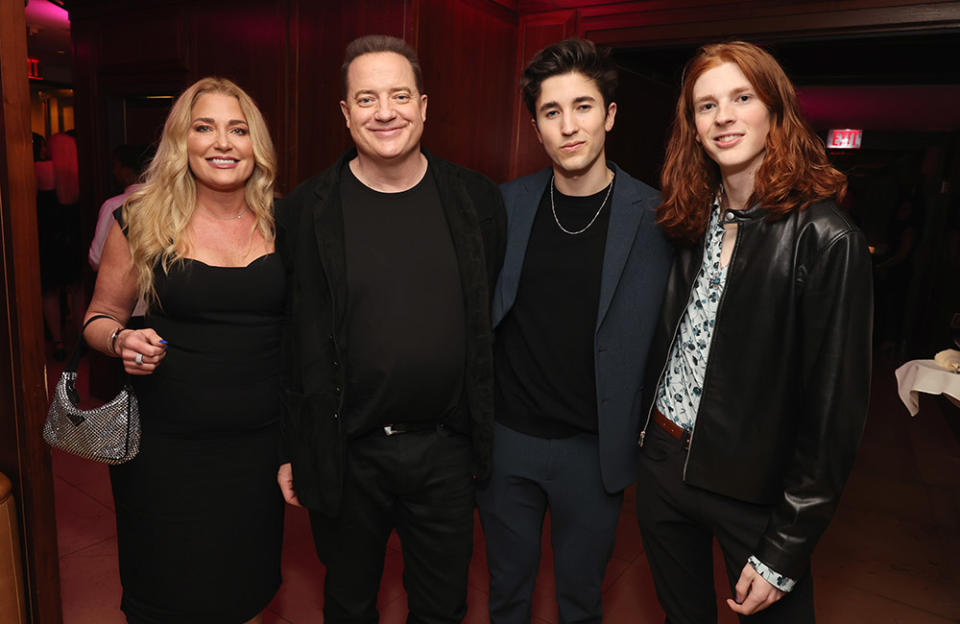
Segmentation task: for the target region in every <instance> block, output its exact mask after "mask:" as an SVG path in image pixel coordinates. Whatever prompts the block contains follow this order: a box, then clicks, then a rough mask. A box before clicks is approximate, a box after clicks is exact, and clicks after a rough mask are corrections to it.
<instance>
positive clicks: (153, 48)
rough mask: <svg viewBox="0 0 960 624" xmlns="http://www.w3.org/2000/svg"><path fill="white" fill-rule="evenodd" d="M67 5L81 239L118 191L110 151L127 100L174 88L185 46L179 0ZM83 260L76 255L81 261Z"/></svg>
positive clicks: (185, 62)
mask: <svg viewBox="0 0 960 624" xmlns="http://www.w3.org/2000/svg"><path fill="white" fill-rule="evenodd" d="M68 8H69V9H70V16H71V38H72V40H73V46H74V92H75V97H76V125H77V150H78V156H79V165H80V205H81V209H82V210H83V221H82V228H83V235H82V238H83V241H84V242H85V243H86V242H89V241H90V240H91V239H92V238H93V231H94V228H95V226H96V220H97V214H98V211H99V208H100V204H101V203H102V202H103V201H104V200H105V199H106V198H107V197H110V196H111V195H114V194H115V193H116V192H117V189H116V187H115V181H114V179H113V161H112V152H113V149H114V148H116V147H117V146H118V145H120V144H122V143H125V142H127V140H128V138H127V132H126V118H125V100H127V99H128V98H132V97H137V96H143V95H154V94H177V93H179V92H180V91H181V90H182V89H183V88H184V86H186V83H187V80H188V74H189V68H190V46H189V45H188V36H189V33H188V29H187V24H188V20H187V13H186V9H185V6H184V4H183V3H182V2H172V1H163V0H160V1H158V2H153V3H149V4H146V5H142V4H137V5H136V6H134V7H133V8H131V6H130V5H129V4H126V3H121V2H117V1H116V0H101V1H100V2H97V1H95V0H82V1H81V2H73V3H71V4H70V5H69V6H68ZM144 41H149V45H143V42H144ZM156 136H159V132H157V134H156ZM85 258H86V255H85V254H84V255H83V257H82V258H80V259H79V261H81V262H84V264H85Z"/></svg>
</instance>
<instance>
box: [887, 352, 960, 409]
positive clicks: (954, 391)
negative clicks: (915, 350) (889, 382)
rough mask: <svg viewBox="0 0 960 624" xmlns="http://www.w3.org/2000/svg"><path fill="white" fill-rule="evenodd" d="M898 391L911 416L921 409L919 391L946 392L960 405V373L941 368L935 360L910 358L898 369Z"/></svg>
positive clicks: (945, 393) (948, 396) (929, 392)
mask: <svg viewBox="0 0 960 624" xmlns="http://www.w3.org/2000/svg"><path fill="white" fill-rule="evenodd" d="M896 375H897V391H898V392H899V393H900V400H901V401H903V404H904V405H906V406H907V409H908V410H910V415H911V416H916V415H917V412H919V411H920V400H919V398H918V397H917V393H918V392H926V393H928V394H944V395H946V396H947V398H948V399H950V400H951V401H953V403H954V404H957V405H960V403H957V401H960V375H958V374H957V373H954V372H952V371H948V370H946V369H944V368H941V367H940V366H938V365H937V363H936V362H934V361H933V360H910V361H909V362H907V363H906V364H904V365H903V366H901V367H900V368H898V369H897V372H896Z"/></svg>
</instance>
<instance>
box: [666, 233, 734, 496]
mask: <svg viewBox="0 0 960 624" xmlns="http://www.w3.org/2000/svg"><path fill="white" fill-rule="evenodd" d="M742 225H743V223H742V222H739V223H737V237H736V238H735V239H734V241H733V253H732V254H730V262H729V263H727V279H726V280H725V282H724V285H723V293H722V294H721V295H720V301H719V302H718V303H717V316H716V319H715V320H714V327H715V328H716V327H719V326H720V314H721V312H723V300H724V299H726V298H727V286H728V285H729V284H730V278H731V277H732V271H731V270H730V269H732V268H733V262H734V260H736V259H737V249H738V248H739V247H740V239H741V238H742V236H741V234H742V233H743V231H742V229H741V226H742ZM701 261H702V259H701ZM714 332H716V329H714ZM710 342H711V344H710V355H708V356H707V365H706V367H705V368H704V369H703V389H704V390H706V389H707V375H708V374H709V373H710V361H711V360H712V359H713V354H714V353H715V351H714V350H713V339H712V338H711V339H710ZM700 401H701V403H702V402H703V396H701V397H700ZM698 422H700V408H699V406H698V407H697V418H696V419H695V420H694V421H693V429H691V430H690V440H689V442H687V456H686V457H684V458H683V472H681V473H680V478H681V479H682V480H683V481H686V480H687V464H688V463H690V449H692V448H693V435H694V434H695V433H696V431H697V423H698Z"/></svg>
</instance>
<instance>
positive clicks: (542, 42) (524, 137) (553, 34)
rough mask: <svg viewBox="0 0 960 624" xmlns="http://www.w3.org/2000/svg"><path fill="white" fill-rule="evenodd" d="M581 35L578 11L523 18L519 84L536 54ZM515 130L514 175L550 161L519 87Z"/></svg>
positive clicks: (514, 118) (519, 53) (521, 173)
mask: <svg viewBox="0 0 960 624" xmlns="http://www.w3.org/2000/svg"><path fill="white" fill-rule="evenodd" d="M576 34H577V11H573V10H569V11H555V12H552V13H540V14H536V15H530V16H524V17H521V18H520V32H519V42H518V47H517V50H518V54H517V63H516V66H515V69H514V75H515V76H516V84H517V85H518V88H519V84H520V74H521V72H522V71H523V68H524V67H525V66H526V65H527V63H529V62H530V59H532V58H533V55H534V54H536V53H537V52H538V51H539V50H541V49H543V48H544V47H546V46H547V45H549V44H551V43H556V42H557V41H562V40H563V39H566V38H567V37H572V36H574V35H576ZM514 93H515V97H514V116H513V132H512V133H511V134H512V136H511V142H512V150H511V152H512V157H511V163H510V178H516V177H520V176H524V175H527V174H530V173H533V172H535V171H538V170H540V169H542V168H544V167H546V166H548V165H549V164H550V159H549V158H547V155H546V154H545V153H544V151H543V147H542V146H541V145H540V142H539V141H538V140H537V135H536V132H535V131H534V129H533V126H532V125H531V122H530V119H531V117H530V112H529V111H528V110H527V106H526V104H524V102H523V97H522V96H521V95H520V92H519V90H515V91H514Z"/></svg>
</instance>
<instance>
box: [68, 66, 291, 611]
mask: <svg viewBox="0 0 960 624" xmlns="http://www.w3.org/2000/svg"><path fill="white" fill-rule="evenodd" d="M275 177H276V157H275V155H274V151H273V144H272V141H271V139H270V133H269V131H268V130H267V126H266V123H265V122H264V120H263V117H262V115H261V114H260V111H259V110H258V109H257V107H256V104H254V102H253V100H251V98H250V96H249V95H247V94H246V93H245V92H244V91H243V90H242V89H240V87H238V86H237V85H236V84H234V83H232V82H230V81H229V80H225V79H222V78H204V79H202V80H200V81H198V82H196V83H194V84H193V85H192V86H190V87H189V88H188V89H187V90H186V91H184V93H183V94H182V95H181V96H180V97H179V98H178V99H177V101H176V102H175V103H174V105H173V108H172V109H171V110H170V114H169V116H168V117H167V121H166V123H165V124H164V128H163V134H162V138H161V139H160V144H159V146H158V148H157V154H156V156H155V157H154V158H153V161H152V162H151V163H150V167H149V168H148V170H147V173H146V175H145V176H144V180H143V186H142V188H140V189H138V190H136V191H134V192H133V193H132V194H131V195H130V197H129V198H128V199H127V200H126V202H125V203H124V205H123V208H122V209H118V210H117V211H115V212H114V215H115V216H116V217H117V222H115V223H114V224H113V225H111V228H110V233H109V234H108V235H107V241H106V244H105V245H104V250H103V258H102V261H101V263H100V271H99V273H98V274H97V284H96V289H95V290H94V294H93V299H92V301H91V302H90V308H89V310H88V311H87V318H88V319H90V318H92V317H93V316H95V315H106V317H107V318H98V319H96V320H93V321H92V322H91V323H90V324H89V325H88V326H87V327H86V331H85V338H86V341H87V343H88V344H89V345H91V346H92V347H93V348H95V349H97V350H99V351H101V352H103V353H106V354H107V355H111V356H113V357H118V358H120V359H121V360H122V361H123V366H124V369H125V370H126V372H127V373H128V374H130V375H131V376H132V377H133V382H134V383H133V385H134V389H135V391H136V395H137V399H138V401H139V405H140V417H141V425H142V429H143V432H142V442H141V448H140V452H139V454H138V455H137V456H136V457H135V458H134V459H133V460H131V461H129V462H127V463H125V464H122V465H120V466H111V469H110V478H111V483H112V486H113V495H114V501H115V508H116V513H117V540H118V549H119V559H120V581H121V583H122V585H123V598H122V602H121V608H122V609H123V611H124V612H125V614H126V616H127V621H128V622H130V623H131V624H134V623H136V624H140V623H147V622H150V623H170V624H173V623H177V624H182V623H200V622H204V623H206V622H223V623H225V624H239V623H241V622H250V623H255V622H260V621H262V612H263V610H264V608H265V607H266V606H267V604H268V603H269V602H270V600H271V599H272V598H273V595H274V594H275V593H276V591H277V588H278V587H279V586H280V548H281V541H282V539H281V536H282V531H283V511H284V503H283V498H282V496H281V494H280V490H279V489H278V488H277V485H276V471H277V466H278V463H279V458H278V456H277V449H278V447H279V443H280V412H281V394H280V327H281V321H282V318H283V305H284V269H283V265H282V263H281V261H280V257H279V256H278V255H277V254H276V253H274V240H275V234H274V232H275V227H274V219H273V184H274V179H275ZM138 298H142V299H143V300H145V301H146V302H147V304H148V309H147V313H146V317H145V326H146V327H145V328H142V329H131V328H128V327H126V323H127V320H128V318H129V317H130V311H131V310H132V309H133V307H134V304H135V303H136V301H137V299H138Z"/></svg>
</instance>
